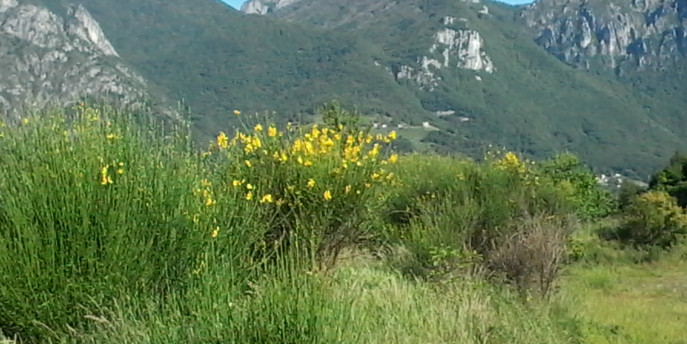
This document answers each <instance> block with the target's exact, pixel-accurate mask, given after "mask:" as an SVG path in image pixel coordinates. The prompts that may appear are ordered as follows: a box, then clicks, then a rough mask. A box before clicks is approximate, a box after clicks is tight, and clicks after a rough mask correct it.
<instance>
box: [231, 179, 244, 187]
mask: <svg viewBox="0 0 687 344" xmlns="http://www.w3.org/2000/svg"><path fill="white" fill-rule="evenodd" d="M241 184H242V183H241V182H240V181H238V180H236V179H234V181H232V182H231V185H232V186H234V187H237V186H240V185H241Z"/></svg>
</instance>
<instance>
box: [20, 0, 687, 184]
mask: <svg viewBox="0 0 687 344" xmlns="http://www.w3.org/2000/svg"><path fill="white" fill-rule="evenodd" d="M33 1H38V2H41V3H43V4H45V5H46V6H51V7H54V8H60V7H61V8H64V7H65V6H66V5H67V4H68V3H72V2H76V3H78V4H81V5H83V6H84V7H85V8H87V9H88V11H89V12H90V13H91V14H92V15H93V17H94V18H95V19H96V20H97V21H98V22H99V24H100V26H101V27H102V29H103V31H104V32H105V34H106V35H107V37H108V38H109V40H110V41H111V42H112V44H113V46H114V47H115V48H116V49H117V51H118V53H119V55H120V56H121V58H122V59H124V60H125V61H126V62H127V63H129V64H130V65H132V66H133V67H134V68H135V69H136V71H137V72H139V73H140V74H141V75H143V77H145V79H146V80H148V81H149V82H150V83H152V84H154V85H155V87H157V88H158V89H160V90H161V91H162V92H164V93H165V94H166V95H167V96H168V97H169V98H171V99H183V100H184V101H185V103H186V104H187V105H189V106H190V107H191V110H192V112H193V113H194V114H195V116H194V118H193V119H194V121H195V126H196V129H197V131H198V133H199V134H200V135H201V137H202V138H204V139H205V138H207V137H209V136H210V135H213V134H216V132H217V131H219V130H221V129H223V128H225V127H226V126H228V125H230V124H231V123H232V120H233V116H231V115H230V113H231V111H232V110H233V109H241V110H242V111H244V113H247V112H255V111H276V112H277V113H278V114H279V116H280V117H281V118H287V117H293V116H295V115H297V114H302V113H309V112H312V109H313V108H314V107H316V106H318V105H320V104H321V103H322V102H324V101H327V100H331V99H338V100H340V101H341V102H342V103H344V104H345V105H349V106H357V107H358V108H359V109H360V110H361V111H362V112H364V113H367V114H370V115H372V119H373V120H375V121H378V122H382V123H386V124H389V125H391V126H397V125H398V124H401V123H405V124H406V125H408V126H410V127H411V128H410V129H400V135H401V136H406V137H412V138H414V139H417V140H423V141H424V143H425V144H426V145H429V146H431V147H433V149H436V150H439V151H460V152H465V153H468V154H470V155H472V156H480V155H481V154H482V153H483V149H484V147H485V145H486V144H489V143H492V144H498V145H505V146H507V147H508V148H510V149H515V150H518V151H522V152H525V153H527V154H529V155H532V156H535V157H543V156H547V155H550V154H552V153H553V152H557V151H561V150H571V151H573V152H576V153H578V154H580V155H581V156H582V157H583V158H584V159H585V160H586V161H587V162H589V163H591V164H592V165H594V166H595V167H597V168H599V169H601V170H604V171H608V170H614V171H617V172H622V173H626V174H630V175H633V176H645V175H647V174H648V173H650V172H651V171H652V170H654V169H655V168H657V167H659V166H661V165H662V164H663V163H664V160H665V159H667V158H668V157H669V155H670V154H671V153H672V151H673V150H674V149H675V148H677V147H679V146H680V145H682V144H684V141H685V140H684V138H683V137H682V132H683V129H685V123H684V122H685V120H684V119H682V118H681V113H679V111H680V109H681V107H680V106H679V105H675V104H677V103H671V102H670V101H668V99H670V96H666V97H650V96H649V95H650V94H648V93H642V92H639V91H637V89H636V88H633V87H632V86H631V84H629V83H625V82H621V81H619V80H618V79H617V78H616V77H615V76H614V75H613V73H608V75H606V74H604V73H602V72H599V73H596V74H592V73H587V72H583V71H580V70H577V69H575V68H573V67H572V66H570V65H569V64H566V63H564V62H561V61H560V60H559V59H557V58H556V57H555V56H553V55H552V54H550V53H549V52H547V51H546V49H543V48H542V47H541V46H539V45H537V42H536V41H535V40H534V39H533V32H534V31H535V30H534V29H532V28H528V27H526V26H525V25H523V23H522V19H521V17H520V12H519V10H517V9H515V8H512V7H508V6H503V5H499V4H496V3H492V2H485V3H476V2H462V1H448V0H397V1H391V2H389V1H372V0H366V1H362V0H351V1H350V2H347V3H346V4H345V6H344V5H343V4H341V3H340V2H338V1H333V0H319V1H314V0H300V1H291V4H288V5H285V6H282V7H281V8H276V7H275V8H273V9H272V10H270V13H271V14H272V15H270V16H256V15H244V14H242V13H240V12H238V11H235V10H233V9H231V8H229V7H228V6H226V5H224V4H222V3H220V2H219V1H215V0H135V1H134V0H119V1H116V2H113V1H110V0H70V1H67V0H42V1H39V0H33ZM273 2H274V1H273ZM282 2H283V0H282ZM423 122H424V124H425V126H426V127H428V128H437V129H438V130H425V129H422V124H423Z"/></svg>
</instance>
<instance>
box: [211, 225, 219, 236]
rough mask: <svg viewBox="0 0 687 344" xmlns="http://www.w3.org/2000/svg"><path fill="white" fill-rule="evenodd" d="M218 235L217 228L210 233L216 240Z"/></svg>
mask: <svg viewBox="0 0 687 344" xmlns="http://www.w3.org/2000/svg"><path fill="white" fill-rule="evenodd" d="M218 234H219V226H217V228H215V230H214V231H212V237H213V238H216V237H217V235H218Z"/></svg>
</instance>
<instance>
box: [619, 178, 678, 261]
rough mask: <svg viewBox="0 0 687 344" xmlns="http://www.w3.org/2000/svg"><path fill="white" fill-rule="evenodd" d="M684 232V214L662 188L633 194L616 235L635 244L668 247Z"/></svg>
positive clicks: (626, 241) (621, 239) (676, 241)
mask: <svg viewBox="0 0 687 344" xmlns="http://www.w3.org/2000/svg"><path fill="white" fill-rule="evenodd" d="M685 233H687V216H686V215H685V212H684V210H683V209H682V208H681V207H680V206H678V204H677V201H676V200H675V198H673V197H672V196H670V195H669V194H668V193H666V192H663V191H649V192H647V193H645V194H642V195H640V196H638V197H636V198H635V199H634V200H633V201H632V202H631V203H630V205H629V206H628V207H627V208H626V209H625V211H624V212H623V219H622V223H621V224H620V226H619V228H618V230H617V232H616V235H617V238H618V239H619V240H620V241H622V242H624V243H627V244H631V245H633V246H638V247H648V246H656V247H659V248H664V249H665V248H670V247H672V246H673V245H675V244H677V243H678V241H679V239H680V237H681V236H682V235H684V234H685Z"/></svg>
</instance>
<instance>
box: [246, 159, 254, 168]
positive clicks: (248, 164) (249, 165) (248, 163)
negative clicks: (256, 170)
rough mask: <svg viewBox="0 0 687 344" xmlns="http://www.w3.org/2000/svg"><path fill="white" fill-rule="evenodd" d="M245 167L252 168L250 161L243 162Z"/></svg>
mask: <svg viewBox="0 0 687 344" xmlns="http://www.w3.org/2000/svg"><path fill="white" fill-rule="evenodd" d="M245 164H246V166H248V167H253V164H251V163H250V160H246V161H245Z"/></svg>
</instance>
